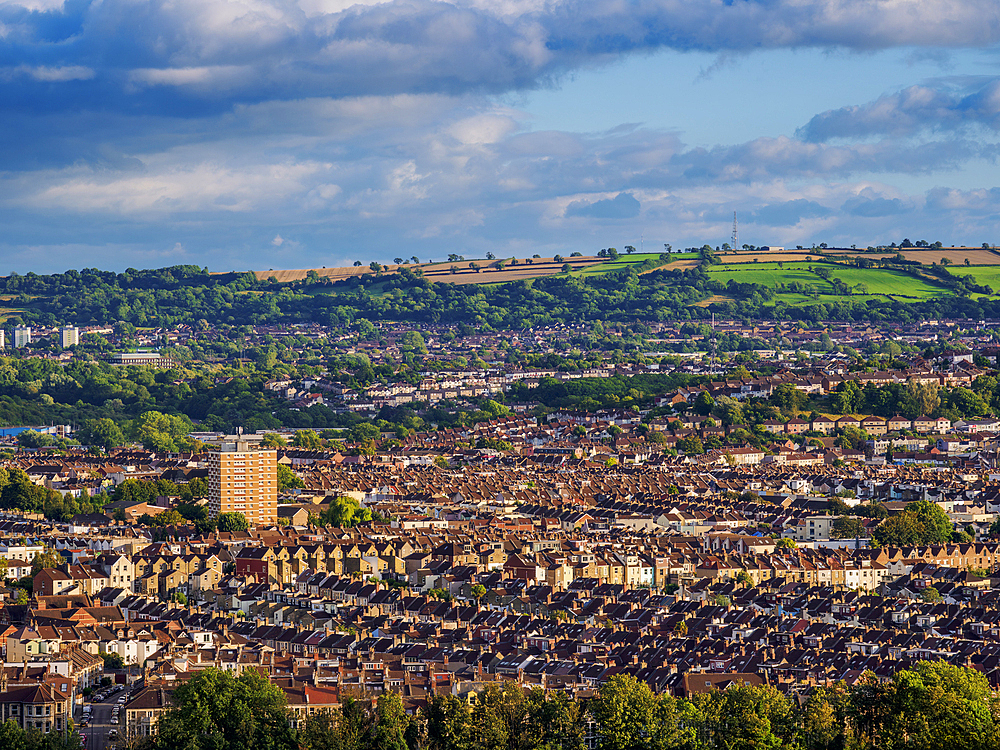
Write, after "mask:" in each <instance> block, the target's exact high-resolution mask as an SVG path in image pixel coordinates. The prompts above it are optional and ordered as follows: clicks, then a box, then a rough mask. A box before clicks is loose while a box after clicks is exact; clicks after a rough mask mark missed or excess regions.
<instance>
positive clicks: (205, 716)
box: [151, 667, 298, 750]
mask: <svg viewBox="0 0 1000 750" xmlns="http://www.w3.org/2000/svg"><path fill="white" fill-rule="evenodd" d="M173 702H174V705H175V706H176V708H174V709H171V710H169V711H167V712H166V713H164V714H163V715H162V716H161V718H160V720H159V723H158V725H157V729H158V732H157V734H156V736H155V737H154V738H153V740H152V742H151V747H152V748H154V750H177V748H185V749H186V750H298V744H297V742H296V739H295V733H294V731H293V730H292V728H291V726H290V725H289V722H288V715H287V710H286V708H285V694H284V692H283V691H282V690H281V688H279V687H277V686H275V685H272V684H271V683H270V682H269V681H268V680H267V678H265V677H262V676H261V675H260V673H259V672H257V671H256V670H253V669H248V670H245V671H244V672H243V673H242V674H241V675H240V676H239V677H236V676H234V674H233V673H232V672H228V671H226V672H223V671H221V670H219V669H216V668H214V667H210V668H208V669H205V670H203V671H200V672H198V674H196V675H195V676H194V677H193V678H191V679H190V680H188V681H187V682H185V683H183V684H181V685H178V687H177V689H176V690H175V691H174V695H173Z"/></svg>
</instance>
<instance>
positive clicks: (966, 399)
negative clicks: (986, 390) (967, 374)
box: [942, 388, 990, 419]
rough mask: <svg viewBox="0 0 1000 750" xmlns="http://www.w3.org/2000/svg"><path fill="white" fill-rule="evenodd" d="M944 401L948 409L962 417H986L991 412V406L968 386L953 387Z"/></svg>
mask: <svg viewBox="0 0 1000 750" xmlns="http://www.w3.org/2000/svg"><path fill="white" fill-rule="evenodd" d="M942 402H943V406H944V408H945V409H946V410H948V411H951V412H953V413H954V414H955V416H957V417H959V418H962V419H969V418H976V417H984V416H986V415H987V414H989V413H990V407H989V406H988V405H987V404H986V402H985V401H983V399H982V397H981V396H980V395H979V394H978V393H976V392H975V391H971V390H969V389H968V388H952V389H951V390H950V391H948V393H946V394H945V397H944V399H942Z"/></svg>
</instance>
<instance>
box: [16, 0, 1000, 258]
mask: <svg viewBox="0 0 1000 750" xmlns="http://www.w3.org/2000/svg"><path fill="white" fill-rule="evenodd" d="M998 63H1000V3H998V2H996V0H593V1H591V2H582V1H578V0H468V1H465V2H457V1H456V2H431V1H428V0H392V1H390V2H362V3H359V4H353V3H350V2H345V1H344V0H231V1H230V0H62V1H60V0H0V226H2V228H3V231H2V233H0V273H4V274H6V273H9V272H12V271H16V272H18V273H25V272H28V271H34V272H36V273H47V272H57V271H63V270H66V269H69V268H85V267H97V268H102V269H111V270H123V269H125V268H128V267H132V268H150V267H159V266H165V265H172V264H175V263H193V264H197V265H200V266H208V267H209V268H210V269H211V270H213V271H228V270H267V269H269V268H273V269H279V268H310V267H320V266H327V267H330V266H339V265H350V264H351V263H353V262H354V261H355V260H360V261H362V262H364V263H365V264H366V265H367V264H368V263H369V262H370V261H372V260H377V261H380V262H392V260H393V258H396V257H403V258H410V257H417V258H419V259H420V260H421V261H427V260H444V258H445V257H446V256H447V255H448V254H449V253H458V254H461V255H465V256H466V257H468V258H473V257H484V256H485V254H486V253H487V252H492V253H494V254H495V255H496V256H497V257H510V256H515V257H519V258H523V257H529V256H531V255H534V254H536V253H537V254H540V255H542V256H550V255H553V254H555V253H562V254H568V253H570V252H581V253H583V254H585V255H589V254H595V253H596V252H597V251H598V250H600V249H601V248H605V247H617V248H619V249H621V248H622V247H623V246H625V245H634V246H636V247H640V246H641V247H642V248H643V249H645V250H646V251H651V250H652V251H659V250H662V248H663V245H664V243H670V244H671V245H673V246H674V247H687V246H701V245H703V244H705V243H709V244H711V245H713V246H714V245H721V244H722V243H724V242H728V241H729V239H730V235H731V233H732V225H733V213H734V212H737V215H738V217H739V227H740V228H739V236H740V242H741V244H742V243H749V244H753V245H786V246H789V245H790V246H795V245H804V246H810V245H812V244H813V243H820V242H825V243H827V244H828V245H831V246H847V245H852V244H856V245H858V246H867V245H874V244H888V243H889V242H899V241H901V240H903V239H904V238H907V239H911V240H913V241H916V240H919V239H925V240H927V241H929V242H934V241H941V242H944V243H945V244H971V245H977V246H978V245H980V244H982V243H983V242H990V243H991V244H1000V220H998V217H1000V176H998V170H997V168H996V167H997V150H998V145H1000V140H998V130H1000V70H998Z"/></svg>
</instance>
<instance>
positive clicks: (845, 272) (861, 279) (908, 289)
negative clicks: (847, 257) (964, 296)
mask: <svg viewBox="0 0 1000 750" xmlns="http://www.w3.org/2000/svg"><path fill="white" fill-rule="evenodd" d="M833 275H834V276H835V277H836V278H838V279H840V280H841V281H843V282H844V283H845V284H847V285H848V286H856V285H857V284H864V285H865V286H866V287H868V291H869V292H871V293H874V294H888V295H893V294H901V295H905V296H907V297H919V298H921V299H927V298H929V297H948V296H951V293H950V292H949V291H948V290H947V289H941V288H940V287H936V286H933V285H932V284H928V283H927V282H926V281H922V280H920V279H915V278H913V277H912V276H907V275H906V274H905V273H900V272H899V271H887V270H885V269H881V268H851V267H849V266H843V267H840V266H838V267H836V268H834V269H833Z"/></svg>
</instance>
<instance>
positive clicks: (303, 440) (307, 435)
mask: <svg viewBox="0 0 1000 750" xmlns="http://www.w3.org/2000/svg"><path fill="white" fill-rule="evenodd" d="M292 445H294V446H295V447H296V448H306V449H308V450H318V449H320V448H322V447H323V441H322V439H321V438H320V436H319V434H318V433H317V432H316V431H315V430H296V431H295V437H293V438H292Z"/></svg>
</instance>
